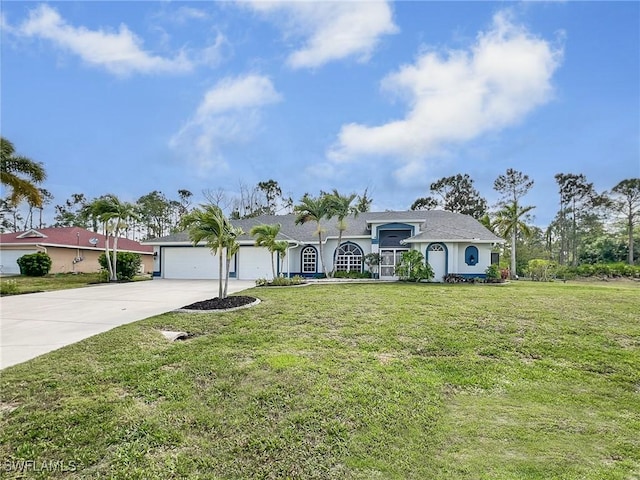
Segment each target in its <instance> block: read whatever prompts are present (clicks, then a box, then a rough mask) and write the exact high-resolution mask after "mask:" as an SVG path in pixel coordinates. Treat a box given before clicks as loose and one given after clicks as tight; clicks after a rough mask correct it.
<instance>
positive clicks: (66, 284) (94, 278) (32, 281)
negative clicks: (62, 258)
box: [0, 273, 151, 295]
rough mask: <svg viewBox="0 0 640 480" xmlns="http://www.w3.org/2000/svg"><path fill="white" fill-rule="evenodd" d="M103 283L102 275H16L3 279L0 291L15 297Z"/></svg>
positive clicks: (0, 283)
mask: <svg viewBox="0 0 640 480" xmlns="http://www.w3.org/2000/svg"><path fill="white" fill-rule="evenodd" d="M138 279H139V280H149V279H151V276H150V275H144V276H140V277H136V280H138ZM101 282H104V277H103V276H102V275H101V274H100V273H78V274H73V273H56V274H49V275H45V276H44V277H27V276H25V275H16V276H9V277H1V278H0V290H1V292H2V295H15V294H20V293H35V292H49V291H53V290H65V289H68V288H80V287H86V286H88V285H92V284H95V283H101ZM11 284H14V285H15V286H13V285H11Z"/></svg>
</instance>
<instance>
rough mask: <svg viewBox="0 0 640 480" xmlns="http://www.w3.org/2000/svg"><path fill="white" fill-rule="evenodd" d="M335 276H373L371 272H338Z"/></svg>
mask: <svg viewBox="0 0 640 480" xmlns="http://www.w3.org/2000/svg"><path fill="white" fill-rule="evenodd" d="M333 278H371V272H366V271H365V272H336V274H335V275H334V276H333Z"/></svg>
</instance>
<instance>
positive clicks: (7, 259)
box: [0, 250, 38, 275]
mask: <svg viewBox="0 0 640 480" xmlns="http://www.w3.org/2000/svg"><path fill="white" fill-rule="evenodd" d="M37 251H38V250H0V273H2V274H3V275H14V274H15V275H18V274H20V267H19V266H18V259H19V258H20V257H21V256H23V255H28V254H31V253H36V252H37Z"/></svg>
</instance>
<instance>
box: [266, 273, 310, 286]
mask: <svg viewBox="0 0 640 480" xmlns="http://www.w3.org/2000/svg"><path fill="white" fill-rule="evenodd" d="M303 283H307V281H306V280H305V279H304V278H303V277H301V276H300V275H296V276H295V277H291V278H287V277H276V278H274V279H273V280H271V281H269V280H267V279H266V278H258V279H257V280H256V287H290V286H292V285H302V284H303Z"/></svg>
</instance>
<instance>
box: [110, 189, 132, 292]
mask: <svg viewBox="0 0 640 480" xmlns="http://www.w3.org/2000/svg"><path fill="white" fill-rule="evenodd" d="M107 202H108V204H107V207H106V208H108V210H107V211H105V212H104V213H103V214H102V215H101V219H102V221H103V222H105V223H108V224H109V225H110V230H111V232H110V233H111V234H112V235H113V257H112V259H111V260H112V264H111V272H110V273H111V281H112V282H115V281H116V280H118V272H117V267H116V265H117V261H118V238H119V237H120V233H121V231H122V230H124V229H126V228H127V226H128V222H129V221H131V220H139V217H138V214H137V213H136V207H135V205H133V204H132V203H129V202H121V201H120V200H119V199H118V197H116V196H115V195H108V196H107ZM107 260H108V259H107Z"/></svg>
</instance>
